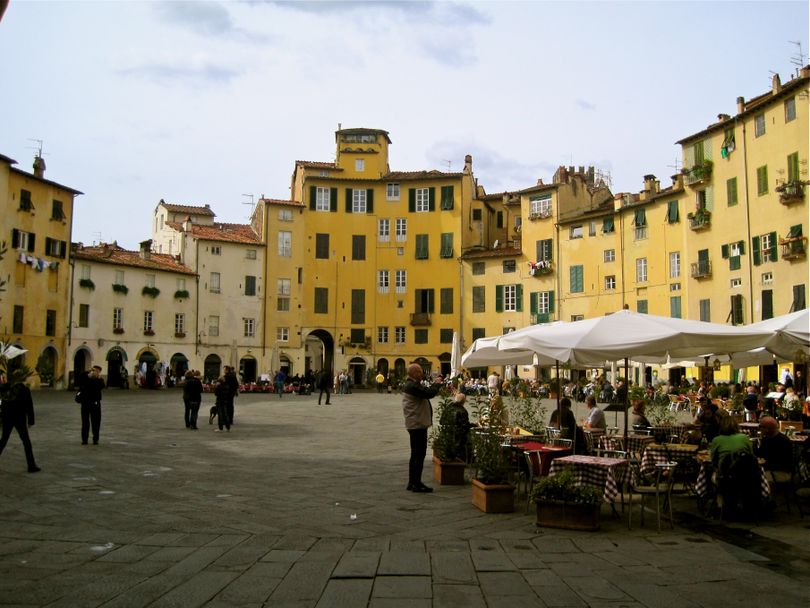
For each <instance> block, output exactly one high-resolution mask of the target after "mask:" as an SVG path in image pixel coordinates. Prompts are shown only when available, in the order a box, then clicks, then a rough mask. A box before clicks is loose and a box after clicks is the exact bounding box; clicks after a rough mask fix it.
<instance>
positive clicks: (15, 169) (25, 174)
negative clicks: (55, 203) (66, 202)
mask: <svg viewBox="0 0 810 608" xmlns="http://www.w3.org/2000/svg"><path fill="white" fill-rule="evenodd" d="M14 162H16V161H14ZM9 170H10V171H11V172H12V173H17V174H19V175H24V176H25V177H27V178H28V179H35V180H37V181H40V182H42V183H43V184H50V185H51V186H56V187H57V188H61V189H62V190H67V191H68V192H72V193H73V194H84V192H81V191H79V190H76V189H74V188H71V187H70V186H65V185H64V184H60V183H59V182H54V181H51V180H49V179H45V178H44V177H37V176H36V175H34V174H33V173H29V172H28V171H23V170H22V169H17V167H9Z"/></svg>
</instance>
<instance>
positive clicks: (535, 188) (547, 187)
mask: <svg viewBox="0 0 810 608" xmlns="http://www.w3.org/2000/svg"><path fill="white" fill-rule="evenodd" d="M559 187H560V184H555V183H553V182H552V183H551V184H536V185H534V186H529V187H528V188H523V190H518V191H517V194H531V193H532V192H542V191H543V190H555V189H557V188H559Z"/></svg>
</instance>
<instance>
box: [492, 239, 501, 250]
mask: <svg viewBox="0 0 810 608" xmlns="http://www.w3.org/2000/svg"><path fill="white" fill-rule="evenodd" d="M500 244H501V242H500V241H499V240H498V239H495V242H494V243H492V248H493V249H497V248H498V245H500Z"/></svg>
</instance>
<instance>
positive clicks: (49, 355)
mask: <svg viewBox="0 0 810 608" xmlns="http://www.w3.org/2000/svg"><path fill="white" fill-rule="evenodd" d="M56 360H57V354H56V349H55V348H54V347H53V346H46V347H45V350H43V351H42V354H41V355H40V356H39V360H38V361H37V373H38V374H39V382H40V385H41V386H53V385H54V381H55V380H56V370H57V369H58V368H57V367H56Z"/></svg>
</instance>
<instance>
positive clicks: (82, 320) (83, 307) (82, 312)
mask: <svg viewBox="0 0 810 608" xmlns="http://www.w3.org/2000/svg"><path fill="white" fill-rule="evenodd" d="M89 326H90V305H89V304H79V327H89Z"/></svg>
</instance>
